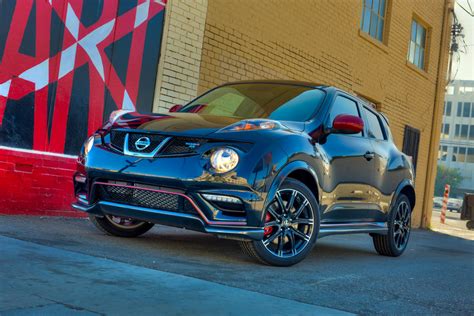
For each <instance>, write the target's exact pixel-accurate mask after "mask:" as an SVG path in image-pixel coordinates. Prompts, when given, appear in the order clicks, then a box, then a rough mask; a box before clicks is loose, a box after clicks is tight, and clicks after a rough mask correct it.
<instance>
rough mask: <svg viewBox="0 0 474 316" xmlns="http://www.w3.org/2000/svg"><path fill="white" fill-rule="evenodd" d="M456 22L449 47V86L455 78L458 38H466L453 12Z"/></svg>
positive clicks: (452, 27) (454, 22) (452, 28)
mask: <svg viewBox="0 0 474 316" xmlns="http://www.w3.org/2000/svg"><path fill="white" fill-rule="evenodd" d="M452 13H453V17H454V21H453V25H452V26H451V45H450V47H449V66H448V82H447V83H448V84H449V83H451V81H452V80H454V78H451V75H452V69H453V56H454V53H457V52H458V51H459V44H458V37H461V38H464V34H463V30H464V28H463V26H462V25H461V23H459V21H458V19H457V17H456V14H455V13H454V10H452Z"/></svg>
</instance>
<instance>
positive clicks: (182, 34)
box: [153, 0, 207, 112]
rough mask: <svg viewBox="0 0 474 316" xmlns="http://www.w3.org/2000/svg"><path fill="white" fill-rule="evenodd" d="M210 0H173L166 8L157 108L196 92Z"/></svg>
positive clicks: (173, 103)
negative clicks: (208, 1)
mask: <svg viewBox="0 0 474 316" xmlns="http://www.w3.org/2000/svg"><path fill="white" fill-rule="evenodd" d="M206 11H207V0H170V1H168V4H167V9H166V20H165V21H166V22H165V32H164V38H163V43H162V49H161V54H162V59H161V62H160V65H159V69H158V77H157V82H156V90H155V102H154V106H153V109H154V111H155V112H163V111H166V110H167V109H168V108H170V107H171V106H173V105H175V104H184V103H187V102H189V101H190V100H191V99H193V98H195V97H196V95H197V89H198V81H199V69H200V62H201V51H202V42H203V37H204V26H205V21H206Z"/></svg>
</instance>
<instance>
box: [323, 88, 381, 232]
mask: <svg viewBox="0 0 474 316" xmlns="http://www.w3.org/2000/svg"><path fill="white" fill-rule="evenodd" d="M339 114H349V115H354V116H358V117H361V118H363V115H361V108H360V107H359V105H358V103H357V100H356V99H354V98H352V97H351V96H348V95H345V94H338V95H336V97H335V99H334V101H333V103H332V106H331V108H330V110H329V114H328V115H327V118H326V123H325V124H326V126H327V127H328V128H331V127H332V122H333V120H334V118H335V117H336V116H337V115H339ZM364 125H365V123H364ZM366 134H367V131H366V130H365V128H364V131H363V132H361V133H359V134H338V133H330V134H329V135H327V138H326V139H325V141H324V142H322V143H320V144H319V146H321V150H322V152H323V155H324V156H325V160H326V161H327V165H326V171H325V173H324V176H323V178H324V179H323V181H321V182H322V185H323V191H324V193H323V196H322V203H321V204H322V208H323V213H322V222H323V223H344V222H354V221H360V222H365V221H370V220H371V219H372V218H373V213H374V212H376V210H374V207H373V205H371V203H370V196H369V192H370V191H371V189H370V187H371V184H372V183H373V173H374V170H375V167H374V161H373V158H374V154H373V149H372V145H371V141H370V139H369V138H367V137H366Z"/></svg>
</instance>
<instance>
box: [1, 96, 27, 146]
mask: <svg viewBox="0 0 474 316" xmlns="http://www.w3.org/2000/svg"><path fill="white" fill-rule="evenodd" d="M34 101H35V93H34V92H32V93H30V94H28V95H26V96H24V97H23V98H21V99H20V100H8V101H7V106H6V109H5V114H4V117H3V124H2V126H1V127H0V145H3V146H10V147H16V148H27V149H31V148H33V126H34V104H35V102H34Z"/></svg>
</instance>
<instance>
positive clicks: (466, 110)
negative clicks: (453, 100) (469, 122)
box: [462, 102, 471, 117]
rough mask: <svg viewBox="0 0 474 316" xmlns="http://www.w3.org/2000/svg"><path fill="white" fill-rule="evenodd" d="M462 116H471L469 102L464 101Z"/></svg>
mask: <svg viewBox="0 0 474 316" xmlns="http://www.w3.org/2000/svg"><path fill="white" fill-rule="evenodd" d="M462 116H463V117H469V116H471V103H469V102H464V109H463V113H462Z"/></svg>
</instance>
